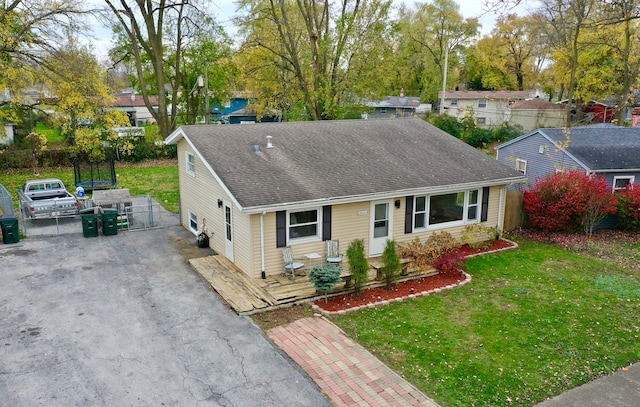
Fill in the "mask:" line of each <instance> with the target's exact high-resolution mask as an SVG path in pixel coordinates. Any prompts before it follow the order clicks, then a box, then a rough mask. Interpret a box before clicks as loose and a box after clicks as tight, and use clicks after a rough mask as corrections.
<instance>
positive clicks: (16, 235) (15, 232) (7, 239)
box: [0, 215, 20, 244]
mask: <svg viewBox="0 0 640 407" xmlns="http://www.w3.org/2000/svg"><path fill="white" fill-rule="evenodd" d="M0 228H1V229H2V243H4V244H10V243H18V242H19V241H20V229H19V227H18V216H16V215H2V216H0Z"/></svg>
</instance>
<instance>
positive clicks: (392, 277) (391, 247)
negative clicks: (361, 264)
mask: <svg viewBox="0 0 640 407" xmlns="http://www.w3.org/2000/svg"><path fill="white" fill-rule="evenodd" d="M400 270H402V265H401V264H400V257H398V251H397V250H396V242H395V241H393V240H387V245H386V246H385V248H384V252H382V267H381V268H380V271H382V275H383V276H384V281H385V284H386V288H387V290H391V284H393V283H394V282H395V281H396V280H397V279H398V276H399V275H400Z"/></svg>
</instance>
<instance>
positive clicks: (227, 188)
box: [165, 118, 524, 278]
mask: <svg viewBox="0 0 640 407" xmlns="http://www.w3.org/2000/svg"><path fill="white" fill-rule="evenodd" d="M165 143H167V144H175V145H177V149H178V163H179V177H180V205H181V208H180V209H181V210H180V212H181V214H182V215H181V216H182V219H181V222H182V224H183V225H184V227H185V228H187V229H189V230H190V231H191V232H192V233H194V235H196V234H198V233H199V232H201V231H204V232H206V233H207V234H208V235H209V236H210V245H211V247H212V248H213V249H214V250H215V251H216V252H217V253H219V254H221V255H223V256H226V257H227V258H228V259H229V260H230V261H232V262H233V263H235V265H236V266H237V267H239V268H240V269H241V270H243V271H244V272H245V273H246V274H247V275H248V276H250V277H253V278H259V277H260V276H262V277H264V276H266V275H274V274H279V273H282V272H283V270H284V269H283V258H282V250H281V248H282V247H284V246H286V245H290V246H291V247H292V248H293V252H294V255H295V256H296V257H302V256H303V255H304V254H308V253H318V254H321V255H324V254H325V242H324V241H325V240H329V239H334V240H339V241H340V248H341V252H342V253H345V252H346V250H347V247H348V246H349V244H350V242H351V241H352V240H354V239H358V238H361V239H364V241H365V247H366V253H367V255H368V256H371V257H375V256H379V255H380V254H381V253H382V251H383V249H384V246H385V244H386V241H387V240H388V239H393V240H395V241H396V242H399V243H407V242H409V241H411V240H413V239H415V238H416V237H419V238H420V239H421V240H423V241H424V240H425V239H426V238H427V237H428V236H430V235H431V234H432V233H434V232H437V231H448V232H450V233H452V234H453V235H454V236H456V237H457V238H461V236H462V233H463V232H464V229H465V226H467V225H472V224H477V223H480V224H482V225H486V226H487V227H498V228H501V227H502V223H503V219H504V218H503V214H504V208H505V197H506V189H507V186H509V185H511V184H512V183H514V182H523V181H524V177H522V176H521V175H520V174H519V173H518V172H517V171H515V170H513V169H512V168H509V167H507V166H505V165H503V164H501V163H499V162H497V161H496V160H495V159H493V158H491V157H490V156H487V155H486V154H484V153H482V152H480V151H477V150H475V149H474V148H472V147H470V146H469V145H467V144H465V143H464V142H462V141H460V140H458V139H456V138H455V137H452V136H450V135H449V134H447V133H445V132H443V131H441V130H439V129H438V128H436V127H434V126H432V125H431V124H429V123H427V122H425V121H423V120H421V119H417V118H408V119H380V120H341V121H314V122H286V123H269V124H247V125H243V126H182V127H180V128H178V129H177V130H176V131H174V132H173V133H172V134H171V135H170V136H169V137H168V138H167V140H166V141H165Z"/></svg>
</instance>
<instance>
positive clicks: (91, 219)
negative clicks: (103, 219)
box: [80, 208, 98, 237]
mask: <svg viewBox="0 0 640 407" xmlns="http://www.w3.org/2000/svg"><path fill="white" fill-rule="evenodd" d="M80 216H81V217H82V234H83V236H84V237H98V215H96V213H95V210H94V209H93V208H91V209H83V210H81V211H80Z"/></svg>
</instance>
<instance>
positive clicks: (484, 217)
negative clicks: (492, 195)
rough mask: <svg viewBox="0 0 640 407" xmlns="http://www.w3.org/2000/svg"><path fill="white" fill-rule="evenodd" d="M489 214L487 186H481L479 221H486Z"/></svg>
mask: <svg viewBox="0 0 640 407" xmlns="http://www.w3.org/2000/svg"><path fill="white" fill-rule="evenodd" d="M488 216H489V187H484V188H482V212H480V221H481V222H486V221H487V217H488Z"/></svg>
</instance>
